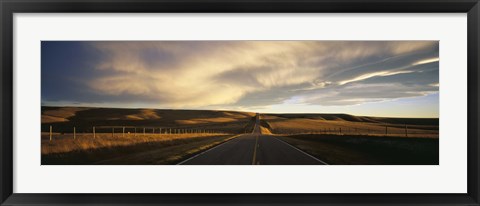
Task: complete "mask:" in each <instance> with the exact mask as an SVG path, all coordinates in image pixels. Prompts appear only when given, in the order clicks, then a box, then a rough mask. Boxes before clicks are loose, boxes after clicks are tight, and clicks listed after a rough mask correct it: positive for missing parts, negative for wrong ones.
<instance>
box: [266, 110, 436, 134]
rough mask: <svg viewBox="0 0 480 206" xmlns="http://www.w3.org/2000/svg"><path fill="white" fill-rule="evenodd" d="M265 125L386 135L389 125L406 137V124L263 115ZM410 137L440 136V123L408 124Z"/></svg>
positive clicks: (289, 130) (286, 130) (279, 130)
mask: <svg viewBox="0 0 480 206" xmlns="http://www.w3.org/2000/svg"><path fill="white" fill-rule="evenodd" d="M262 121H264V123H263V124H262V125H263V126H264V127H267V128H269V129H270V131H271V132H272V133H274V134H309V133H321V134H346V135H360V134H364V135H366V134H368V135H372V136H385V128H386V126H387V133H388V134H387V135H388V136H403V137H405V124H392V123H388V124H384V123H377V122H359V121H346V120H325V119H310V118H284V117H276V116H269V115H265V116H264V117H262ZM406 126H407V132H408V137H430V138H438V125H414V124H408V125H406Z"/></svg>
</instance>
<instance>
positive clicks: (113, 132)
mask: <svg viewBox="0 0 480 206" xmlns="http://www.w3.org/2000/svg"><path fill="white" fill-rule="evenodd" d="M112 137H115V128H114V127H112Z"/></svg>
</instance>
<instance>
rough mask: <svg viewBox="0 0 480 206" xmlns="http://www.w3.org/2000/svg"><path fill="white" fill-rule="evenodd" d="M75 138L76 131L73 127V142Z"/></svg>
mask: <svg viewBox="0 0 480 206" xmlns="http://www.w3.org/2000/svg"><path fill="white" fill-rule="evenodd" d="M75 136H76V130H75V127H73V140H75V138H76V137H75Z"/></svg>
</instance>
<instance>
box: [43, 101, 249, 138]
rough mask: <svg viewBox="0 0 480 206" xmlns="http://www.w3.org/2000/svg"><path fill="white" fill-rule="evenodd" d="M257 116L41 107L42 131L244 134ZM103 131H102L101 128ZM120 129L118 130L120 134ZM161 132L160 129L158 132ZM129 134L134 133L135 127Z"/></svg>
mask: <svg viewBox="0 0 480 206" xmlns="http://www.w3.org/2000/svg"><path fill="white" fill-rule="evenodd" d="M254 116H255V113H249V112H235V111H215V110H166V109H165V110H162V109H117V108H86V107H42V132H49V128H50V126H51V127H52V130H53V132H57V133H72V132H73V127H75V128H76V130H77V132H78V133H81V132H89V133H91V132H92V129H93V128H92V127H93V126H96V127H97V129H98V130H97V131H98V132H99V133H101V132H104V133H108V132H110V131H111V128H108V127H117V128H118V127H122V126H125V127H132V126H135V127H138V128H137V129H139V130H137V132H139V131H140V130H142V128H143V127H147V128H157V129H159V128H162V129H172V130H179V129H197V130H212V131H216V132H219V133H232V134H237V133H244V132H245V131H246V130H248V129H249V126H248V125H249V124H250V123H251V120H252V118H253V117H254ZM102 127H103V129H100V128H102ZM118 131H119V130H117V132H118ZM157 131H158V130H157ZM126 132H131V133H133V132H134V130H133V129H132V128H127V129H126Z"/></svg>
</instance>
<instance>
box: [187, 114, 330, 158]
mask: <svg viewBox="0 0 480 206" xmlns="http://www.w3.org/2000/svg"><path fill="white" fill-rule="evenodd" d="M180 164H186V165H251V164H258V165H321V164H325V163H324V162H323V161H321V160H318V159H316V158H314V157H312V156H310V155H308V154H307V153H304V152H302V151H300V150H298V149H297V148H295V147H293V146H291V145H289V144H287V143H285V142H283V141H281V140H279V139H278V138H276V137H275V136H273V135H268V134H262V131H261V129H260V115H258V114H257V116H256V120H255V127H254V129H253V132H252V133H251V134H242V135H239V136H238V137H236V138H234V139H232V140H230V141H227V142H225V143H223V144H221V145H218V146H216V147H214V148H212V149H210V150H207V151H205V152H203V153H200V154H199V155H196V156H194V157H192V158H190V159H187V160H185V161H183V162H181V163H180Z"/></svg>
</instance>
